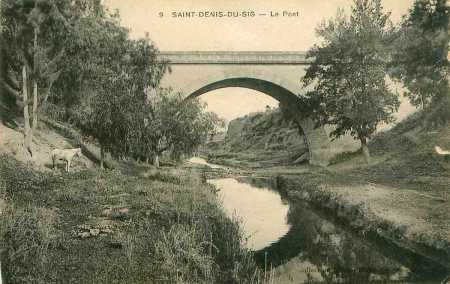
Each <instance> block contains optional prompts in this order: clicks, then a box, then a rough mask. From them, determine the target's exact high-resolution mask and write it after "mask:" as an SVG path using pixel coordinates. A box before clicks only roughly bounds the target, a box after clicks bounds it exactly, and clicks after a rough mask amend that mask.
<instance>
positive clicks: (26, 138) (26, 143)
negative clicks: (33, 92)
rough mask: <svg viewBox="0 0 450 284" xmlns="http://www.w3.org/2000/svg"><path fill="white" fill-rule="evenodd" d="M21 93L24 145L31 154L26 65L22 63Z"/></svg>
mask: <svg viewBox="0 0 450 284" xmlns="http://www.w3.org/2000/svg"><path fill="white" fill-rule="evenodd" d="M22 93H23V102H24V107H23V118H24V128H25V129H24V143H23V145H24V147H25V149H26V150H27V151H28V152H29V153H30V155H31V156H33V152H32V150H31V138H32V136H31V135H32V133H31V129H30V113H29V112H28V78H27V67H26V65H23V67H22Z"/></svg>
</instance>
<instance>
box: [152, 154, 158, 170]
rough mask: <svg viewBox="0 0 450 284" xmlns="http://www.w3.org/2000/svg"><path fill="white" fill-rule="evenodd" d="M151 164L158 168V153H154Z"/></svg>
mask: <svg viewBox="0 0 450 284" xmlns="http://www.w3.org/2000/svg"><path fill="white" fill-rule="evenodd" d="M153 165H154V166H155V167H157V168H159V154H155V157H153Z"/></svg>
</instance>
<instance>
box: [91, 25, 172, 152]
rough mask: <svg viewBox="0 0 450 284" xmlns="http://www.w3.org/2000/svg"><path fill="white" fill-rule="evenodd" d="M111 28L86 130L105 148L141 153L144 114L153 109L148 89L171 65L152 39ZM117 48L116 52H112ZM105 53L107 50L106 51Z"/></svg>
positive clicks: (102, 148)
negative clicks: (160, 60)
mask: <svg viewBox="0 0 450 284" xmlns="http://www.w3.org/2000/svg"><path fill="white" fill-rule="evenodd" d="M116 32H117V33H118V35H117V36H114V33H111V32H108V35H109V36H111V35H113V36H112V38H110V39H109V41H108V46H109V48H108V49H107V52H108V54H106V55H108V56H107V58H108V59H109V61H107V64H104V65H99V66H98V68H101V69H102V72H101V73H100V74H99V78H98V80H97V81H96V82H95V83H94V84H98V86H96V92H95V93H94V94H93V96H92V99H91V103H90V104H89V107H88V108H87V109H88V110H89V114H88V117H89V119H88V121H89V123H88V124H87V126H85V127H84V129H85V132H87V133H89V134H92V135H93V136H94V137H96V138H97V139H98V140H99V142H100V145H101V152H102V160H103V152H104V150H107V151H110V152H111V153H113V154H114V155H116V156H133V155H141V153H142V152H143V148H144V147H143V146H142V145H141V144H142V143H143V140H145V139H146V137H144V136H143V135H142V131H143V126H142V125H143V124H144V115H145V113H146V112H147V111H149V109H147V108H146V105H147V95H146V92H147V91H148V90H151V89H153V88H155V87H157V86H158V85H159V81H160V80H161V78H162V76H163V75H164V72H165V71H166V69H167V65H166V64H164V63H157V62H156V54H157V50H156V48H155V47H154V46H153V45H151V44H150V42H149V40H148V39H142V40H137V41H131V40H128V39H127V36H126V35H127V34H126V33H125V34H122V33H123V31H121V30H120V29H118V30H116ZM111 51H113V53H112V54H111V53H109V52H111ZM103 55H105V54H103Z"/></svg>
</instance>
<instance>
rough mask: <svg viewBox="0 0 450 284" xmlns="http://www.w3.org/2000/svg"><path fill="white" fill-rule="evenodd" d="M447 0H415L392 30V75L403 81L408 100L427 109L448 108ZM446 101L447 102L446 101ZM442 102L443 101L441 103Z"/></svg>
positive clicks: (448, 9) (449, 105) (444, 110)
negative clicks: (396, 27)
mask: <svg viewBox="0 0 450 284" xmlns="http://www.w3.org/2000/svg"><path fill="white" fill-rule="evenodd" d="M446 2H447V1H446V0H416V1H415V2H414V5H413V7H412V8H411V9H410V10H409V14H408V15H407V16H406V17H404V18H403V21H402V23H401V25H400V27H399V28H398V29H397V31H396V33H395V39H396V40H395V41H394V44H393V46H392V52H393V61H392V64H391V66H390V67H391V68H390V71H391V75H392V76H393V77H394V78H396V79H398V80H400V81H401V82H403V83H404V85H405V86H406V88H407V89H408V92H407V93H406V95H407V97H408V98H409V100H410V102H411V103H412V104H413V105H415V106H417V107H419V106H420V107H421V108H422V109H424V110H427V112H430V110H431V107H434V108H436V107H437V108H439V107H442V105H444V106H445V107H447V108H446V109H443V110H442V111H443V112H446V113H448V108H450V100H449V98H448V96H449V94H448V93H449V90H448V76H449V69H448V67H449V63H448V46H449V33H448V31H449V11H450V8H449V7H448V6H446ZM445 102H446V103H445ZM443 103H444V104H443Z"/></svg>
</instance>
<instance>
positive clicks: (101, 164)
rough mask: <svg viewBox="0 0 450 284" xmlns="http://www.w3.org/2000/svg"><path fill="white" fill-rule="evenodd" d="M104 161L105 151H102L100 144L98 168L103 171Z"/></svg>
mask: <svg viewBox="0 0 450 284" xmlns="http://www.w3.org/2000/svg"><path fill="white" fill-rule="evenodd" d="M104 161H105V151H104V149H103V145H102V144H100V168H101V169H103V168H104V167H103V163H104Z"/></svg>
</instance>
